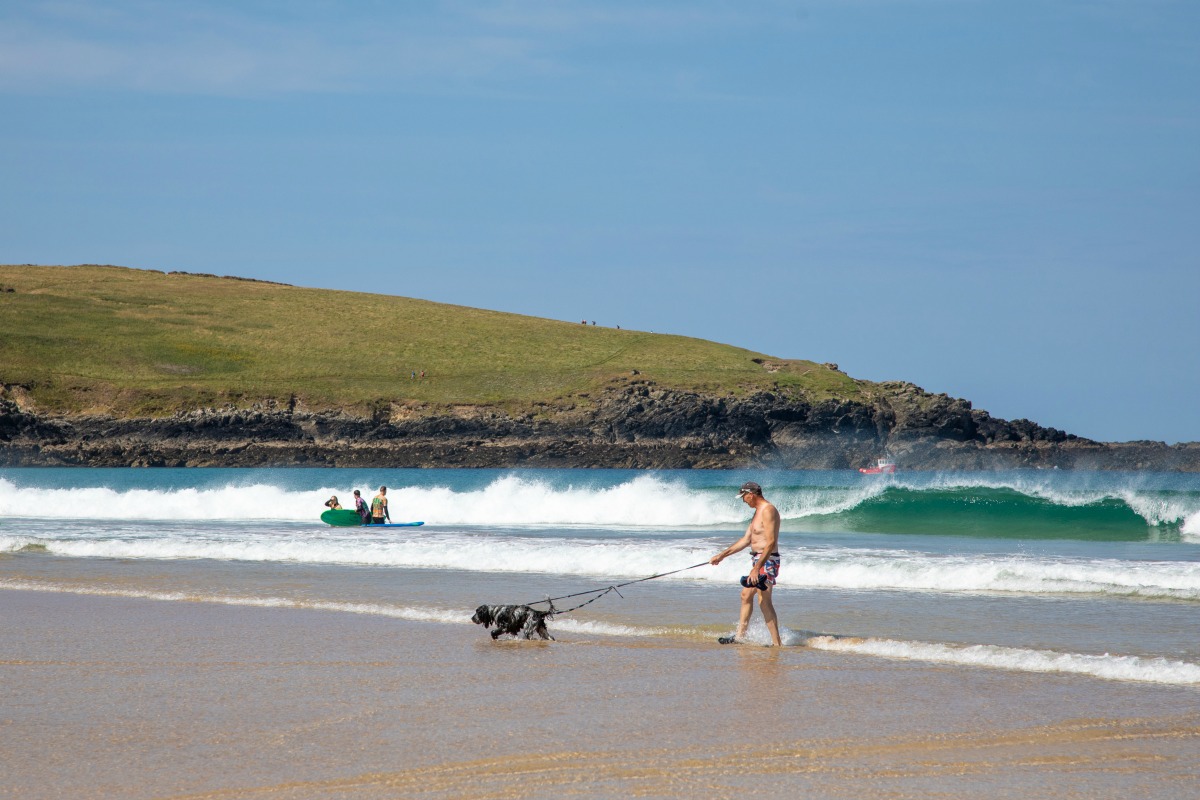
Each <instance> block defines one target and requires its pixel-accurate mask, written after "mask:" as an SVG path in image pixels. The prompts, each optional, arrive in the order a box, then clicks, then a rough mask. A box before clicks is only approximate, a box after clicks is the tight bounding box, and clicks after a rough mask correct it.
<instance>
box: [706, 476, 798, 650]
mask: <svg viewBox="0 0 1200 800" xmlns="http://www.w3.org/2000/svg"><path fill="white" fill-rule="evenodd" d="M738 498H739V499H740V500H741V501H742V502H743V503H745V504H746V505H748V506H750V507H751V508H753V509H754V518H753V519H751V520H750V524H749V525H748V526H747V527H746V535H745V536H743V537H742V538H741V539H738V540H737V541H736V542H734V543H733V544H731V545H729V547H726V548H725V549H724V550H722V551H721V552H720V553H717V554H716V555H715V556H713V557H712V560H711V561H709V563H710V564H712V565H713V566H716V565H717V564H720V563H721V562H722V561H723V560H725V557H726V556H731V555H733V554H734V553H737V552H740V551H742V550H745V549H746V548H747V547H749V548H750V558H751V562H752V565H753V566H751V568H750V574H749V575H747V576H745V577H744V578H742V615H741V618H740V619H739V620H738V626H737V633H736V634H734V635H733V636H722V637H721V638H720V639H717V641H718V642H720V643H721V644H732V643H733V642H737V641H741V640H742V639H744V638H745V636H746V626H747V625H749V624H750V615H751V614H753V613H754V595H755V594H757V595H758V605H759V607H760V608H761V609H762V615H763V622H765V623H767V630H768V631H770V632H771V641H773V642H774V643H775V646H776V647H780V646H782V645H783V641H782V640H781V639H780V638H779V620H778V619H777V618H776V616H775V606H774V604H772V602H771V589H772V587H774V586H775V579H776V578H777V577H779V511H778V510H777V509H776V508H775V506H773V505H771V504H770V503H768V502H767V499H766V498H765V497H763V493H762V487H761V486H759V485H758V484H757V483H755V482H754V481H747V482H745V483H743V484H742V488H741V490H740V491H738Z"/></svg>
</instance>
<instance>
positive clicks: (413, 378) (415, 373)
mask: <svg viewBox="0 0 1200 800" xmlns="http://www.w3.org/2000/svg"><path fill="white" fill-rule="evenodd" d="M411 378H412V380H414V381H415V380H416V379H417V371H416V370H415V369H414V370H413V371H412V376H411Z"/></svg>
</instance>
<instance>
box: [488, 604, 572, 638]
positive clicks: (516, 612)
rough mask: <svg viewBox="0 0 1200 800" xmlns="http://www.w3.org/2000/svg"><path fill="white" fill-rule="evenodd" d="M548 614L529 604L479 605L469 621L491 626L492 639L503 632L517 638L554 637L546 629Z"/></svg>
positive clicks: (498, 636)
mask: <svg viewBox="0 0 1200 800" xmlns="http://www.w3.org/2000/svg"><path fill="white" fill-rule="evenodd" d="M548 616H550V614H549V613H548V612H546V611H538V610H536V609H533V608H530V607H529V606H480V607H479V608H477V609H475V615H474V616H472V617H471V622H474V623H475V624H476V625H483V626H485V627H488V628H491V629H492V631H491V632H492V638H493V639H499V638H500V637H501V636H503V635H505V634H508V635H509V636H515V637H517V638H518V639H533V638H534V637H537V638H539V639H554V637H553V636H551V635H550V632H549V631H548V630H546V618H547V617H548Z"/></svg>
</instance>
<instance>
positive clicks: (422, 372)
mask: <svg viewBox="0 0 1200 800" xmlns="http://www.w3.org/2000/svg"><path fill="white" fill-rule="evenodd" d="M421 379H422V380H424V379H425V370H421Z"/></svg>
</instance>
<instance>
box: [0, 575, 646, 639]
mask: <svg viewBox="0 0 1200 800" xmlns="http://www.w3.org/2000/svg"><path fill="white" fill-rule="evenodd" d="M4 589H8V590H13V591H27V592H55V593H62V594H80V595H89V596H96V597H128V598H132V599H137V600H160V601H166V602H187V603H213V604H217V605H226V606H248V607H252V608H280V609H311V610H315V611H335V612H340V613H343V614H366V615H370V616H377V617H391V618H393V619H403V620H409V621H412V622H435V623H442V624H450V625H470V624H473V623H472V622H471V614H472V613H473V609H472V610H470V611H463V610H459V609H448V608H438V607H433V606H411V605H390V604H386V603H349V602H342V601H330V600H304V599H300V598H291V597H253V596H247V595H217V594H206V593H202V592H199V593H196V592H156V591H151V590H142V589H126V588H122V589H112V588H106V587H101V586H72V585H63V584H55V583H45V582H40V581H27V580H12V579H0V590H4ZM554 627H555V629H558V630H564V631H570V632H573V633H584V634H592V635H596V636H658V635H662V634H663V633H664V632H665V631H666V629H665V628H651V627H646V626H636V625H620V624H616V623H609V622H597V621H591V620H581V619H569V618H563V619H555V620H554Z"/></svg>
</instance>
